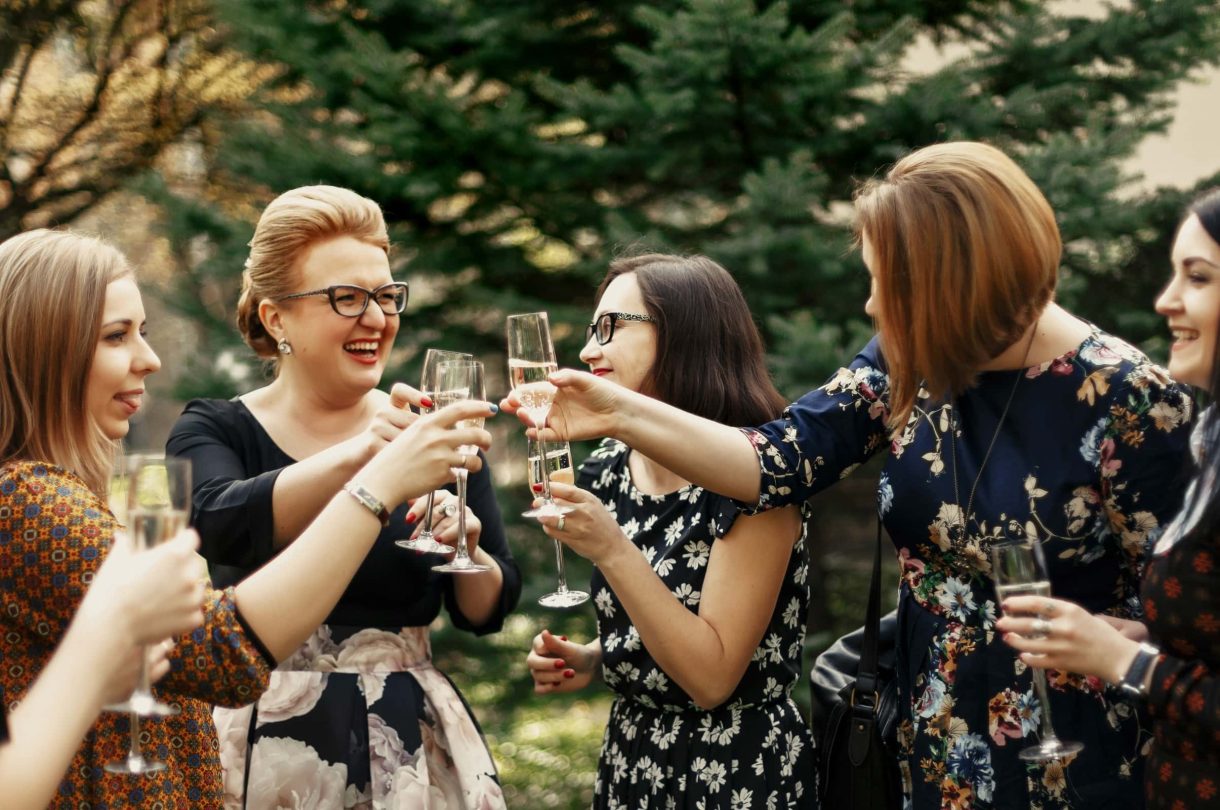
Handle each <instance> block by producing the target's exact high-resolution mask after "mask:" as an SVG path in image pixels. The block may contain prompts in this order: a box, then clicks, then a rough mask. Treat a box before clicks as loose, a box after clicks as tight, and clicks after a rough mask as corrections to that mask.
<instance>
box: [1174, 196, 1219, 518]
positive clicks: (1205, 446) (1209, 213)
mask: <svg viewBox="0 0 1220 810" xmlns="http://www.w3.org/2000/svg"><path fill="white" fill-rule="evenodd" d="M1192 214H1193V215H1194V216H1196V217H1198V218H1199V222H1200V223H1201V224H1202V225H1203V230H1205V231H1207V235H1208V236H1210V237H1211V238H1212V241H1213V242H1215V243H1216V244H1217V245H1220V188H1213V189H1209V190H1208V191H1206V192H1204V193H1203V195H1202V196H1200V197H1198V198H1197V199H1196V200H1195V201H1194V202H1193V203H1191V204H1190V205H1189V206H1187V208H1186V217H1185V218H1186V219H1189V218H1190V216H1191V215H1192ZM1218 326H1220V324H1218ZM1216 358H1220V329H1217V333H1216V346H1215V348H1214V350H1213V352H1212V370H1211V376H1210V378H1209V379H1208V383H1207V391H1206V392H1204V393H1205V396H1206V398H1207V400H1209V401H1210V402H1211V403H1212V404H1213V407H1211V408H1208V409H1207V410H1206V411H1204V412H1203V415H1202V416H1201V420H1202V424H1201V425H1200V426H1199V427H1198V428H1197V430H1198V431H1199V433H1198V439H1199V442H1200V446H1199V451H1200V452H1199V459H1198V467H1197V477H1196V479H1195V488H1194V495H1193V496H1192V497H1191V499H1190V503H1187V504H1184V505H1183V510H1184V513H1185V514H1187V515H1190V514H1194V513H1195V512H1196V510H1197V509H1198V507H1199V501H1200V499H1202V500H1203V510H1202V514H1201V515H1200V517H1199V520H1198V522H1197V523H1196V524H1195V525H1194V527H1193V528H1192V530H1191V533H1198V532H1202V533H1204V536H1215V534H1216V532H1217V531H1220V406H1216V400H1217V397H1220V362H1217V361H1216Z"/></svg>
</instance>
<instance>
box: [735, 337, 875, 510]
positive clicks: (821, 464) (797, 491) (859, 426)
mask: <svg viewBox="0 0 1220 810" xmlns="http://www.w3.org/2000/svg"><path fill="white" fill-rule="evenodd" d="M888 417H889V376H888V373H887V372H886V370H885V363H884V360H883V358H882V357H881V351H880V344H879V342H878V340H877V338H873V339H872V340H871V341H870V342H869V343H868V345H867V346H865V347H864V348H863V349H862V350H861V351H860V353H859V354H857V355H856V357H855V358H854V359H853V360H852V362H851V364H850V365H849V366H847V367H845V368H840V369H839V370H838V371H836V372H835V373H834V375H832V376H831V378H830V379H829V380H827V381H826V382H825V383H824V384H823V385H822V386H821V387H820V388H817V389H816V390H814V391H810V392H809V393H808V394H806V395H805V396H803V397H801V398H800V399H799V400H797V401H796V402H794V403H792V404H791V405H789V406H788V407H787V408H786V409H785V410H784V413H783V415H782V416H781V417H780V418H779V419H776V420H774V421H772V422H768V423H767V424H765V425H763V426H762V427H759V428H743V431H742V432H744V433H745V434H746V436H747V437H748V438H749V439H750V443H751V444H752V445H753V446H754V450H755V452H756V453H757V454H758V466H759V471H760V480H759V488H758V491H759V497H758V502H757V503H755V504H748V503H742V502H738V504H737V505H738V508H740V509H742V510H744V511H745V512H747V513H748V514H754V513H757V512H762V511H765V510H767V509H773V508H775V507H777V506H788V505H790V504H799V503H801V502H803V501H805V500H807V499H808V498H809V497H810V496H811V495H814V494H815V493H817V492H819V491H821V490H823V489H825V488H826V487H828V486H830V485H831V484H833V483H835V482H836V481H838V480H840V479H842V478H843V477H845V476H846V475H848V474H849V473H850V472H851V471H852V470H854V469H855V468H856V467H857V466H859V465H860V464H862V463H863V462H865V461H867V460H868V459H869V458H870V457H871V456H872V455H873V454H874V453H876V452H877V451H878V450H880V449H881V448H883V447H886V446H887V443H888V435H889V432H888V429H887V427H886V420H887V419H888Z"/></svg>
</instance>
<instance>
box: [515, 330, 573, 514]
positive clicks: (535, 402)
mask: <svg viewBox="0 0 1220 810" xmlns="http://www.w3.org/2000/svg"><path fill="white" fill-rule="evenodd" d="M507 333H508V378H509V382H510V383H511V385H512V388H513V394H514V395H515V396H516V398H517V401H518V402H520V403H521V408H520V410H521V411H522V412H523V413H524V414H525V415H526V416H528V417H529V420H530V422H531V423H532V424H533V425H534V427H535V428H537V429H538V430H539V431H541V430H542V429H543V428H545V427H546V420H547V417H549V416H550V414H551V403H552V402H554V400H555V386H554V385H553V384H552V383H551V382H550V381H549V380H548V379H547V378H548V377H549V376H550V375H551V374H552V373H553V372H555V371H556V370H558V368H559V364H558V363H557V362H556V360H555V344H554V343H552V341H551V325H550V321H549V320H548V318H547V314H546V313H545V312H529V313H526V314H524V315H509V316H508V323H507ZM538 445H539V447H540V448H542V450H541V455H542V456H546V449H545V448H546V445H545V443H544V442H543V441H542V438H541V434H539V439H538ZM541 483H542V493H541V495H540V499H541V500H542V504H541V505H540V506H538V507H537V508H535V509H530V510H529V511H528V512H524V513H522V514H523V515H524V516H525V517H558V516H559V515H564V514H567V513H568V512H571V511H572V510H571V509H570V508H568V507H566V506H560V505H559V504H557V503H555V501H554V500H552V498H551V482H550V479H548V478H546V477H543V479H542V482H541Z"/></svg>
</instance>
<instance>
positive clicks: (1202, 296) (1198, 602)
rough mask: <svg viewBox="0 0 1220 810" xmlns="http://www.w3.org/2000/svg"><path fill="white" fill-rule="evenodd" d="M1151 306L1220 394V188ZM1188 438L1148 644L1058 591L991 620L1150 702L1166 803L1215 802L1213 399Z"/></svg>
mask: <svg viewBox="0 0 1220 810" xmlns="http://www.w3.org/2000/svg"><path fill="white" fill-rule="evenodd" d="M1156 311H1157V312H1159V313H1160V314H1162V315H1164V316H1165V319H1166V320H1167V321H1168V322H1169V331H1170V332H1172V333H1173V339H1174V343H1173V348H1172V351H1171V354H1170V357H1169V373H1170V374H1172V375H1173V376H1174V378H1175V379H1177V380H1178V381H1179V382H1183V383H1186V384H1188V385H1192V386H1194V387H1195V388H1197V389H1198V390H1200V391H1206V392H1207V394H1208V395H1209V396H1210V397H1212V398H1214V397H1215V396H1216V394H1217V393H1218V392H1220V363H1217V362H1216V356H1217V352H1220V189H1212V190H1211V191H1210V192H1209V193H1207V194H1205V195H1204V196H1202V197H1200V198H1199V199H1198V200H1197V201H1196V202H1195V203H1194V204H1192V205H1191V206H1190V207H1189V208H1188V209H1187V212H1186V218H1185V219H1184V220H1183V222H1182V224H1181V226H1180V227H1179V228H1178V234H1177V238H1176V239H1175V240H1174V245H1173V271H1172V273H1171V275H1170V277H1169V284H1168V286H1166V287H1165V290H1164V291H1163V292H1162V293H1161V295H1160V297H1159V298H1157V301H1156ZM1192 445H1193V447H1192V449H1193V451H1194V456H1195V464H1196V475H1195V479H1194V481H1192V482H1191V484H1190V486H1189V488H1188V490H1187V494H1186V501H1185V503H1184V504H1183V506H1182V511H1181V512H1179V513H1178V515H1177V517H1176V518H1175V519H1174V520H1173V522H1171V523H1170V524H1169V526H1168V527H1167V528H1166V530H1165V532H1164V533H1163V534H1162V535H1161V538H1160V540H1159V541H1158V542H1157V544H1156V546H1155V548H1154V550H1153V554H1152V559H1151V561H1150V562H1149V564H1148V571H1147V574H1146V575H1145V577H1144V581H1143V586H1142V589H1141V597H1142V599H1143V603H1144V618H1145V621H1146V622H1147V624H1148V630H1149V633H1150V638H1149V640H1148V642H1147V643H1140V642H1138V641H1135V640H1132V639H1130V638H1127V637H1125V636H1123V635H1122V634H1121V633H1118V632H1116V631H1115V630H1114V628H1112V627H1110V626H1109V625H1107V624H1106V623H1105V622H1102V621H1099V620H1098V619H1097V617H1095V616H1093V615H1092V614H1090V613H1089V612H1088V611H1087V610H1085V609H1084V608H1082V607H1080V606H1079V605H1077V604H1075V603H1073V602H1067V601H1064V600H1060V599H1038V598H1034V597H1014V598H1012V599H1009V600H1006V601H1005V603H1004V607H1005V612H1008V611H1012V612H1013V613H1014V614H1022V613H1038V614H1041V617H1042V618H1040V619H1026V618H1004V619H1001V620H1000V621H999V622H997V623H996V627H997V629H998V630H1000V631H1002V632H1003V633H1004V640H1005V641H1007V642H1008V643H1009V644H1011V645H1012V646H1013V647H1015V648H1016V649H1018V650H1020V651H1022V652H1021V660H1022V661H1024V662H1025V663H1026V664H1028V665H1029V666H1032V667H1050V668H1053V669H1056V670H1060V671H1063V672H1075V673H1079V674H1081V675H1087V676H1090V677H1092V678H1099V679H1101V680H1104V681H1106V682H1108V683H1110V684H1113V685H1114V686H1116V687H1118V688H1120V689H1121V690H1122V691H1123V692H1124V693H1126V694H1127V695H1128V696H1130V698H1131V699H1132V700H1134V701H1135V702H1136V703H1139V704H1142V705H1143V706H1145V707H1146V708H1147V710H1148V713H1149V714H1150V715H1151V717H1152V733H1153V735H1154V741H1153V744H1152V751H1151V753H1150V754H1149V757H1148V767H1147V769H1146V770H1145V772H1144V786H1145V795H1146V797H1147V799H1148V806H1149V807H1150V808H1166V810H1169V809H1170V808H1186V807H1190V808H1220V588H1217V585H1218V584H1220V579H1218V578H1217V574H1218V573H1220V412H1218V411H1217V409H1216V407H1215V406H1214V405H1213V406H1212V407H1210V408H1208V409H1207V410H1206V411H1204V412H1203V414H1202V415H1201V417H1200V419H1199V422H1198V424H1197V425H1196V426H1195V430H1194V434H1193V441H1192ZM1039 622H1041V624H1038V623H1039ZM1038 631H1041V632H1040V634H1038Z"/></svg>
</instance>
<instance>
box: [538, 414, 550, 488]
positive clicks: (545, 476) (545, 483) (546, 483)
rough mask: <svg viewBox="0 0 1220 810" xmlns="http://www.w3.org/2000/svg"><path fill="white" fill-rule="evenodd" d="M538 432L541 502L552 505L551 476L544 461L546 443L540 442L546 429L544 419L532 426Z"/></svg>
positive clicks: (545, 460)
mask: <svg viewBox="0 0 1220 810" xmlns="http://www.w3.org/2000/svg"><path fill="white" fill-rule="evenodd" d="M534 427H535V428H536V429H537V431H538V464H539V470H540V471H541V473H542V475H540V476H539V477H540V478H541V479H542V502H543V503H544V504H549V503H553V501H552V499H551V476H550V473H549V472H548V468H547V459H546V442H544V441H543V440H542V431H543V430H545V429H546V417H545V416H544V417H542V424H540V425H535V426H534Z"/></svg>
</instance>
